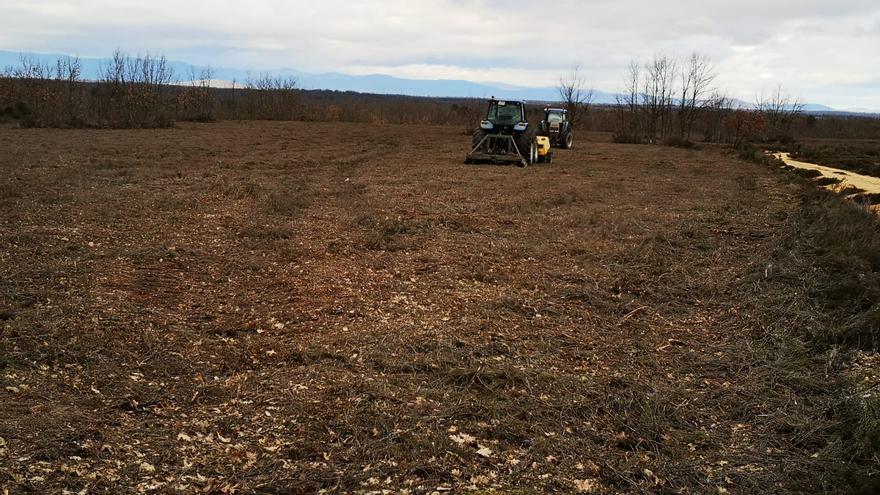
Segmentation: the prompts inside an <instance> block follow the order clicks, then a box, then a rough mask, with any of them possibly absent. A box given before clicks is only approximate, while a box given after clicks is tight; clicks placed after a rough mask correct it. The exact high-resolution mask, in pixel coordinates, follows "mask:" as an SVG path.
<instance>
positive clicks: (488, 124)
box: [480, 120, 495, 131]
mask: <svg viewBox="0 0 880 495" xmlns="http://www.w3.org/2000/svg"><path fill="white" fill-rule="evenodd" d="M494 128H495V126H494V125H492V123H491V122H489V121H488V120H484V121H482V122H480V129H483V130H484V131H491V130H492V129H494Z"/></svg>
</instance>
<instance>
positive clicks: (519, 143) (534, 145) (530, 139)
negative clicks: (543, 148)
mask: <svg viewBox="0 0 880 495" xmlns="http://www.w3.org/2000/svg"><path fill="white" fill-rule="evenodd" d="M516 147H517V148H518V149H519V153H520V155H521V156H522V158H523V160H524V161H525V164H526V165H531V164H533V163H536V162H537V161H538V137H537V135H536V134H535V131H534V130H528V131H525V132H523V133H521V134H520V135H519V136H517V139H516Z"/></svg>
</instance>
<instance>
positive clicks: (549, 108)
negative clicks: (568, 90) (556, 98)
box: [544, 107, 568, 113]
mask: <svg viewBox="0 0 880 495" xmlns="http://www.w3.org/2000/svg"><path fill="white" fill-rule="evenodd" d="M544 111H545V112H562V113H566V112H568V110H566V109H564V108H555V107H547V108H545V109H544Z"/></svg>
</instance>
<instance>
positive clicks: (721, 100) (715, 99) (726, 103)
mask: <svg viewBox="0 0 880 495" xmlns="http://www.w3.org/2000/svg"><path fill="white" fill-rule="evenodd" d="M704 109H705V112H706V114H707V118H706V120H705V128H704V130H703V138H704V139H705V140H706V141H713V142H718V143H720V142H722V141H724V139H725V136H724V130H725V129H724V122H725V119H727V117H728V116H729V115H730V114H731V113H732V112H733V110H734V101H733V99H732V98H729V97H728V96H726V95H724V94H723V93H721V92H720V91H718V90H715V91H713V92H712V94H711V95H709V97H708V98H707V99H706V104H705V105H704Z"/></svg>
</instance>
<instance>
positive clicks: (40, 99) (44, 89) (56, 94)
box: [0, 51, 301, 128]
mask: <svg viewBox="0 0 880 495" xmlns="http://www.w3.org/2000/svg"><path fill="white" fill-rule="evenodd" d="M183 76H184V80H183V81H181V79H180V78H179V77H178V74H175V73H174V70H173V68H172V67H171V64H170V63H169V62H168V60H167V59H166V58H165V57H164V56H153V55H143V56H130V55H126V54H124V53H122V52H120V51H116V52H114V53H113V55H112V56H111V57H110V59H109V60H108V62H107V63H105V64H104V65H103V66H102V67H101V68H100V72H99V75H98V77H97V80H91V81H87V80H85V79H84V78H83V72H82V63H81V61H80V60H79V59H78V58H76V57H64V58H61V59H58V60H57V62H56V63H55V64H47V63H42V62H39V61H37V60H36V59H34V58H31V57H26V56H23V57H21V59H20V64H19V66H18V67H9V68H6V69H5V70H2V71H0V116H3V115H6V116H11V117H13V118H15V119H17V120H19V121H20V122H21V123H22V124H23V125H26V126H37V127H124V128H134V127H167V126H170V125H173V123H174V122H175V121H176V120H189V121H202V122H207V121H214V120H217V119H218V118H220V117H221V116H222V117H225V118H245V119H295V118H299V117H301V115H300V112H299V110H300V106H299V91H298V89H297V81H296V79H294V78H282V77H274V76H272V75H271V74H261V75H260V76H258V77H255V78H250V77H249V78H248V79H247V81H245V83H244V86H243V87H237V86H236V82H235V81H233V83H232V88H229V89H228V90H227V89H225V88H222V89H221V88H216V87H214V84H215V81H214V72H213V70H212V69H210V68H200V69H197V68H195V67H192V68H191V69H190V71H189V73H188V74H184V75H183Z"/></svg>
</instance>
